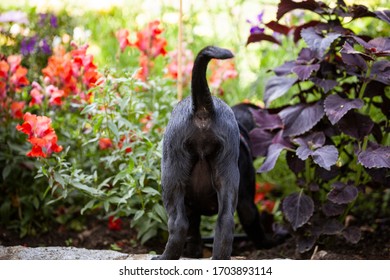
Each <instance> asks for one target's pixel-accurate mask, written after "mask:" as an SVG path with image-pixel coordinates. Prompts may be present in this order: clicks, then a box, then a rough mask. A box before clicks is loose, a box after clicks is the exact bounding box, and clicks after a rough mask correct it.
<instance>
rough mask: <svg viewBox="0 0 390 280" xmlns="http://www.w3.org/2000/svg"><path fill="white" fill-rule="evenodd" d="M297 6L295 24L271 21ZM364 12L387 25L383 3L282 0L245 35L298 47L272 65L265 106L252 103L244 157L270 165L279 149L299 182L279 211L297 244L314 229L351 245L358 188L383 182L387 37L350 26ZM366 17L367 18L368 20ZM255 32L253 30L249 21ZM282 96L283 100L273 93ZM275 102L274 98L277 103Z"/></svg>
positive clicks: (388, 99) (386, 172)
mask: <svg viewBox="0 0 390 280" xmlns="http://www.w3.org/2000/svg"><path fill="white" fill-rule="evenodd" d="M294 10H303V11H304V12H306V13H311V14H313V15H314V14H317V15H318V16H317V18H320V20H310V21H308V22H305V23H303V24H302V23H300V25H297V26H286V25H283V24H281V23H280V20H281V19H282V18H283V17H284V15H286V14H288V13H290V12H292V11H294ZM360 18H371V20H372V21H373V22H375V21H376V22H380V21H381V22H382V24H384V25H386V26H387V29H385V30H389V26H388V25H389V24H390V10H382V11H370V10H369V9H368V8H367V7H365V6H364V5H347V4H346V3H345V2H344V1H343V0H338V1H337V3H336V5H335V6H332V7H330V6H328V5H327V4H325V3H324V2H320V1H316V0H306V1H299V2H295V1H293V0H281V1H280V3H279V5H278V10H277V13H276V21H271V22H269V23H263V21H262V18H261V23H262V25H261V27H262V28H264V29H261V32H254V33H252V32H251V34H250V35H249V38H248V41H247V44H252V43H262V42H263V41H265V43H266V42H272V43H276V44H280V39H278V38H276V37H274V36H273V35H271V34H272V33H271V32H278V33H279V34H283V35H285V36H287V37H288V38H290V39H291V41H292V42H297V41H299V40H301V39H302V40H303V41H304V43H305V44H306V46H305V47H304V48H302V49H301V50H300V52H299V55H298V57H297V58H296V59H295V60H292V61H286V62H285V63H283V64H282V65H280V66H279V67H276V68H275V69H273V72H274V74H275V76H273V77H271V78H270V79H269V80H268V82H267V83H266V85H265V90H264V95H263V99H264V102H265V108H261V109H258V110H252V115H253V118H254V120H255V122H256V127H255V128H254V129H253V130H252V131H250V137H251V141H252V145H253V156H254V157H264V161H263V163H262V165H261V166H260V168H259V170H258V172H259V173H264V172H268V171H270V170H272V169H274V168H275V166H277V164H278V158H280V157H282V156H286V161H287V164H288V167H289V168H290V170H291V171H292V172H293V173H294V174H295V175H296V178H297V182H296V186H297V188H299V189H300V190H299V191H297V192H294V193H293V194H290V195H288V196H287V197H285V198H284V199H283V202H282V205H281V206H282V207H281V208H282V212H283V214H284V217H285V219H286V221H287V222H288V224H289V225H290V227H291V233H292V234H293V235H294V236H295V237H296V239H295V240H296V242H297V248H298V250H299V251H300V252H305V251H308V250H311V249H312V248H313V246H314V245H315V244H316V242H317V240H318V239H320V238H321V236H322V235H338V236H342V237H343V238H345V240H346V241H348V242H350V243H352V244H355V243H357V242H359V240H360V238H361V232H360V229H359V228H358V227H356V226H347V225H345V223H344V219H345V217H346V216H347V215H348V214H351V213H352V214H353V213H354V211H355V209H358V206H359V203H355V202H356V201H359V200H363V201H364V199H365V198H364V196H365V195H366V193H367V190H368V189H369V190H370V191H378V192H382V191H384V190H387V191H390V135H389V133H390V121H389V116H390V95H389V92H390V87H389V86H390V61H389V60H388V57H389V56H390V38H389V37H388V34H378V36H377V37H369V36H367V35H366V34H355V33H354V32H353V31H352V29H350V28H351V27H352V26H353V24H354V21H355V20H358V19H360ZM372 24H374V23H372ZM257 31H259V30H257ZM287 94H288V96H291V98H290V99H289V101H288V103H287V104H285V105H284V106H280V105H279V107H275V106H273V104H274V103H275V100H277V99H280V97H283V96H286V95H287ZM279 104H280V102H279Z"/></svg>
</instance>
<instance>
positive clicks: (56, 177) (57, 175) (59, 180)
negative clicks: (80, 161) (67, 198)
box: [54, 171, 66, 187]
mask: <svg viewBox="0 0 390 280" xmlns="http://www.w3.org/2000/svg"><path fill="white" fill-rule="evenodd" d="M54 180H55V181H56V182H57V183H59V184H60V185H61V186H63V187H65V186H66V184H65V181H64V178H62V176H61V174H60V173H58V172H57V171H54Z"/></svg>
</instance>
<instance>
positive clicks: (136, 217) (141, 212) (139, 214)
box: [133, 210, 145, 222]
mask: <svg viewBox="0 0 390 280" xmlns="http://www.w3.org/2000/svg"><path fill="white" fill-rule="evenodd" d="M144 215H145V210H138V211H137V212H135V214H134V218H133V221H134V222H136V221H138V220H139V219H140V218H142V217H143V216H144Z"/></svg>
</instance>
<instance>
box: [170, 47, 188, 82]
mask: <svg viewBox="0 0 390 280" xmlns="http://www.w3.org/2000/svg"><path fill="white" fill-rule="evenodd" d="M168 57H169V59H170V63H169V64H168V66H167V67H166V70H167V77H169V78H172V79H175V80H177V77H178V70H179V69H178V52H177V50H174V51H171V52H169V53H168ZM181 61H182V79H183V86H187V85H189V83H190V82H191V74H192V67H193V66H194V55H193V53H192V52H191V50H188V49H183V53H182V57H181Z"/></svg>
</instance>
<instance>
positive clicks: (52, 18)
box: [50, 15, 58, 28]
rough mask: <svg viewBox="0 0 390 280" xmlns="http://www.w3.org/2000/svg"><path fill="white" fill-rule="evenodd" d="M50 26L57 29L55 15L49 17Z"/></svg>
mask: <svg viewBox="0 0 390 280" xmlns="http://www.w3.org/2000/svg"><path fill="white" fill-rule="evenodd" d="M50 25H51V27H53V28H57V27H58V21H57V17H56V16H55V15H51V17H50Z"/></svg>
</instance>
